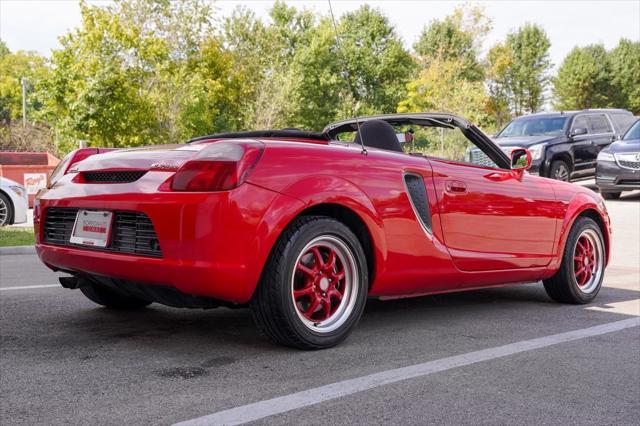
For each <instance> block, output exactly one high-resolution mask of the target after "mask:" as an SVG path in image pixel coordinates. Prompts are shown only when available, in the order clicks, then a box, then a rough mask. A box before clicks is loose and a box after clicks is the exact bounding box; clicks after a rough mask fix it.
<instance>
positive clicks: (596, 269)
mask: <svg viewBox="0 0 640 426" xmlns="http://www.w3.org/2000/svg"><path fill="white" fill-rule="evenodd" d="M603 261H604V259H603V250H602V244H601V242H600V239H599V238H598V236H597V235H596V233H595V232H594V231H593V230H591V229H587V230H585V231H584V232H583V233H582V234H581V235H580V237H578V240H577V241H576V247H575V249H574V252H573V275H574V279H575V282H576V284H577V285H578V288H579V289H580V290H581V291H582V292H583V293H591V292H592V291H593V290H595V288H596V287H597V286H598V282H599V280H600V275H601V274H602V265H603Z"/></svg>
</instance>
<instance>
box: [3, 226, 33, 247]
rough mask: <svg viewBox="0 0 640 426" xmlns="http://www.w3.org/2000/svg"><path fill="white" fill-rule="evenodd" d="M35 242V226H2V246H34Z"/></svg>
mask: <svg viewBox="0 0 640 426" xmlns="http://www.w3.org/2000/svg"><path fill="white" fill-rule="evenodd" d="M35 243H36V242H35V238H34V236H33V228H9V227H3V228H0V247H9V246H32V245H34V244H35Z"/></svg>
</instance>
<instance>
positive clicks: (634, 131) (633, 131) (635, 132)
mask: <svg viewBox="0 0 640 426" xmlns="http://www.w3.org/2000/svg"><path fill="white" fill-rule="evenodd" d="M633 139H640V120H638V121H636V124H634V125H633V126H632V127H631V128H630V129H629V131H628V132H627V134H626V135H624V138H622V140H625V141H630V140H633Z"/></svg>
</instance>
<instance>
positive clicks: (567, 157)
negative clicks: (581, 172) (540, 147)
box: [549, 151, 574, 171]
mask: <svg viewBox="0 0 640 426" xmlns="http://www.w3.org/2000/svg"><path fill="white" fill-rule="evenodd" d="M558 160H561V161H564V162H565V163H567V165H568V166H569V167H570V168H571V170H573V166H574V161H573V157H572V156H571V154H569V152H567V151H560V152H553V151H552V152H551V158H550V159H549V170H551V164H552V163H553V162H554V161H558ZM571 170H569V171H571Z"/></svg>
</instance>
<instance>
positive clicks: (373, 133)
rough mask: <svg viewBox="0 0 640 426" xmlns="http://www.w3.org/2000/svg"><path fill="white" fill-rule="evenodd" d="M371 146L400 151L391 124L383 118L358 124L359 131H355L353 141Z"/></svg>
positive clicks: (400, 148) (400, 147)
mask: <svg viewBox="0 0 640 426" xmlns="http://www.w3.org/2000/svg"><path fill="white" fill-rule="evenodd" d="M360 138H362V144H363V145H364V146H368V147H371V148H379V149H386V150H387V151H396V152H402V146H401V145H400V142H399V141H398V137H397V136H396V131H395V130H394V128H393V126H391V124H389V123H387V122H386V121H383V120H369V121H365V122H364V123H362V124H361V125H360V132H359V133H356V138H355V139H354V143H357V144H360V143H361V139H360Z"/></svg>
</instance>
